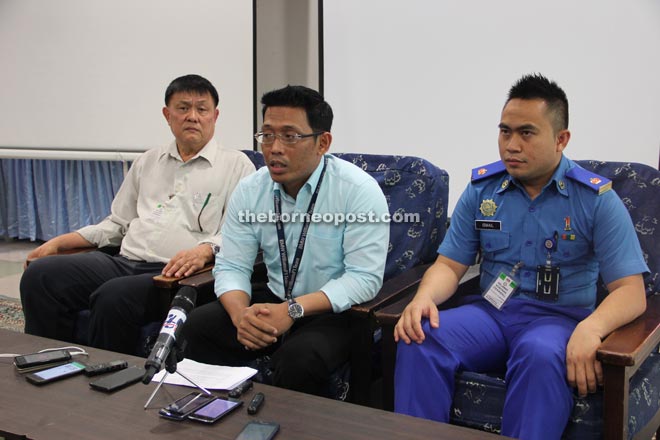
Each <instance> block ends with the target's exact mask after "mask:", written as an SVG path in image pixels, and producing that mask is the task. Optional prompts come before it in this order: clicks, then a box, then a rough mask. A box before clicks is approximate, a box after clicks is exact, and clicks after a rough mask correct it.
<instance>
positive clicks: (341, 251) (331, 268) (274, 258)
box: [213, 155, 390, 312]
mask: <svg viewBox="0 0 660 440" xmlns="http://www.w3.org/2000/svg"><path fill="white" fill-rule="evenodd" d="M326 157H327V158H328V165H327V169H326V172H325V176H324V177H323V181H322V182H321V187H320V189H319V195H318V199H317V201H316V207H315V209H314V213H315V214H316V215H318V216H320V217H322V218H324V220H325V221H321V222H311V224H310V228H309V232H308V234H307V240H306V242H305V250H304V253H303V257H302V261H301V263H300V268H299V270H298V276H297V278H296V282H295V285H294V288H293V296H294V297H297V296H300V295H304V294H307V293H311V292H316V291H318V290H322V291H323V292H324V293H325V294H326V296H327V297H328V299H329V300H330V302H331V303H332V308H333V311H334V312H341V311H344V310H346V309H348V308H350V307H351V306H352V305H354V304H359V303H362V302H365V301H369V300H371V299H372V298H373V297H374V296H375V295H376V293H378V290H380V287H381V285H382V282H383V273H384V272H385V259H386V257H387V247H388V244H389V231H390V229H389V222H388V220H389V218H386V217H387V216H388V215H389V210H388V208H387V202H386V200H385V196H384V195H383V192H382V190H381V189H380V187H379V186H378V183H377V182H376V181H375V180H374V179H373V178H372V177H371V176H370V175H368V174H367V173H365V172H364V171H362V170H361V169H359V168H358V167H356V166H355V165H353V164H351V163H348V162H346V161H344V160H342V159H339V158H337V157H335V156H332V155H326ZM322 169H323V160H321V162H320V163H319V165H318V167H317V168H316V170H315V171H314V173H312V175H311V176H310V177H309V179H308V180H307V182H306V183H305V184H304V185H303V187H302V188H301V189H300V191H299V192H298V195H297V197H296V198H295V199H294V198H292V197H291V196H289V195H288V194H286V193H285V192H284V189H283V188H282V187H281V186H280V184H278V183H276V182H273V180H272V179H271V177H270V174H269V173H268V168H267V167H263V168H261V169H259V170H258V171H257V172H256V173H255V174H253V175H251V176H248V177H247V178H245V179H243V180H241V181H240V182H239V184H238V186H237V187H236V189H235V190H234V193H233V195H232V197H231V199H230V201H229V205H228V208H227V216H226V220H225V223H224V225H223V227H222V237H223V240H222V247H221V249H220V252H219V253H218V255H217V256H216V264H215V267H214V268H213V275H214V276H215V293H216V295H218V296H220V295H222V294H223V293H225V292H227V291H230V290H242V291H244V292H247V293H248V295H251V293H252V289H251V285H250V275H251V274H252V266H253V263H254V259H255V256H256V254H257V251H258V250H259V249H262V250H263V255H264V262H265V264H266V267H267V270H268V287H269V288H270V290H271V291H272V292H273V293H275V294H276V295H278V296H279V297H280V298H282V299H284V282H283V279H282V264H281V261H280V253H279V247H278V239H277V231H276V228H275V223H274V222H272V221H269V219H268V216H269V215H270V214H271V213H273V214H274V202H273V191H274V190H275V189H280V194H281V197H282V214H283V215H284V214H286V215H288V216H290V219H291V220H292V221H290V222H283V223H284V234H285V240H286V246H287V254H288V257H289V267H291V264H292V261H293V258H294V254H295V251H296V246H297V245H298V239H299V238H300V232H301V230H302V226H303V219H302V218H300V217H297V221H293V220H294V217H293V214H303V213H306V212H307V208H308V206H309V202H310V199H311V197H312V194H313V193H314V190H315V189H316V184H317V182H318V181H319V177H320V175H321V171H322ZM241 213H242V214H241ZM249 214H253V215H254V216H255V217H253V218H249ZM334 214H337V215H338V217H333V215H334ZM363 214H364V215H365V216H362V217H361V215H363ZM258 215H261V217H262V221H260V220H259V218H258V217H256V216H258ZM367 215H368V216H367ZM341 216H343V217H344V218H345V219H348V220H349V221H342V222H339V223H338V224H335V223H334V221H333V220H335V219H336V220H341ZM312 218H313V217H312ZM360 219H362V220H365V221H361V220H360ZM383 219H386V220H387V221H382V220H383ZM264 220H265V221H264ZM328 220H329V221H328ZM350 220H354V221H350Z"/></svg>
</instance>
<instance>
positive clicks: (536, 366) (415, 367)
mask: <svg viewBox="0 0 660 440" xmlns="http://www.w3.org/2000/svg"><path fill="white" fill-rule="evenodd" d="M589 313H590V312H589V311H588V310H585V309H576V308H568V307H562V308H559V307H556V306H550V305H545V304H542V303H537V302H530V301H525V300H520V299H517V298H513V299H510V300H509V301H508V302H507V304H505V306H504V308H503V309H502V310H501V311H498V310H497V309H496V308H494V307H493V306H491V305H490V304H488V303H487V302H486V301H485V300H483V299H481V298H479V299H478V300H476V301H475V302H474V303H471V304H466V305H463V306H460V307H457V308H454V309H449V310H443V311H440V327H439V328H438V329H431V328H430V326H429V323H428V320H424V321H423V329H424V333H425V335H426V339H425V341H424V342H423V343H422V344H416V343H411V344H410V345H406V344H405V343H403V342H400V343H399V345H398V351H397V360H396V370H395V380H394V382H395V404H394V409H395V411H396V412H399V413H403V414H408V415H412V416H416V417H423V418H426V419H432V420H437V421H441V422H448V421H449V411H450V409H451V404H452V399H453V395H454V374H455V373H456V371H457V370H468V371H475V372H499V371H503V370H506V376H505V379H506V382H507V393H506V400H505V403H504V411H503V414H502V434H503V435H506V436H510V437H515V438H520V439H535V440H536V439H559V438H561V434H562V432H563V431H564V428H565V426H566V423H567V421H568V418H569V416H570V414H571V411H572V408H573V393H572V390H571V388H570V387H569V385H568V383H567V380H566V344H567V343H568V339H569V338H570V336H571V334H572V332H573V330H574V329H575V326H576V325H577V323H578V322H579V321H581V320H582V319H584V318H585V317H586V316H587V315H588V314H589Z"/></svg>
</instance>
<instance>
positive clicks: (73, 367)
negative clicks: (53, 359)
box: [25, 362, 85, 385]
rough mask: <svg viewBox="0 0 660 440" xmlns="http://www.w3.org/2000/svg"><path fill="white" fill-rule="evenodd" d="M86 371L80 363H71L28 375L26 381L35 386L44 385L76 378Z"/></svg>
mask: <svg viewBox="0 0 660 440" xmlns="http://www.w3.org/2000/svg"><path fill="white" fill-rule="evenodd" d="M84 370H85V365H84V364H81V363H80V362H69V363H68V364H64V365H58V366H57V367H52V368H47V369H45V370H41V371H36V372H34V373H28V374H26V375H25V379H27V381H28V382H30V383H33V384H35V385H43V384H46V383H50V382H54V381H56V380H60V379H64V378H65V377H70V376H75V375H76V374H78V373H82V372H83V371H84Z"/></svg>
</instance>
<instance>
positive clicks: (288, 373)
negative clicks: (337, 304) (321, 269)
mask: <svg viewBox="0 0 660 440" xmlns="http://www.w3.org/2000/svg"><path fill="white" fill-rule="evenodd" d="M280 302H282V300H281V299H280V298H279V297H277V296H275V295H273V294H272V293H271V292H270V291H268V290H267V289H259V290H256V289H255V291H254V292H253V293H252V303H280ZM236 334H237V332H236V327H234V325H233V323H232V321H231V318H230V317H229V314H228V313H227V312H226V311H225V309H224V308H223V307H222V304H221V303H220V301H213V302H211V303H209V304H205V305H203V306H200V307H197V308H195V309H194V310H193V311H192V312H191V313H190V314H189V315H188V319H187V320H186V324H185V326H183V328H182V336H183V338H184V339H185V341H186V342H187V346H186V350H185V354H186V358H188V359H193V360H195V361H198V362H204V363H207V364H214V365H232V366H236V365H245V363H246V362H249V361H251V360H253V359H256V358H258V357H261V356H265V355H271V359H272V366H273V370H274V371H273V385H275V386H278V387H282V388H287V389H290V390H295V391H301V392H304V393H308V394H316V395H322V394H323V392H324V390H326V389H327V384H328V380H329V378H330V375H331V373H332V372H333V371H334V370H336V369H337V368H338V367H340V366H341V365H343V364H344V363H345V362H347V361H348V357H349V350H350V341H351V332H350V328H349V321H348V315H347V314H345V313H340V314H335V313H326V314H321V315H316V316H310V317H306V318H302V319H300V320H299V321H297V322H296V323H295V324H294V325H293V326H292V327H291V330H290V331H289V333H288V334H287V335H286V337H285V338H284V341H283V342H282V341H281V338H280V340H279V341H278V342H277V343H276V344H274V345H273V346H271V347H268V348H266V349H263V350H259V351H248V350H246V349H245V347H243V345H242V344H240V343H239V342H238V340H237V339H236Z"/></svg>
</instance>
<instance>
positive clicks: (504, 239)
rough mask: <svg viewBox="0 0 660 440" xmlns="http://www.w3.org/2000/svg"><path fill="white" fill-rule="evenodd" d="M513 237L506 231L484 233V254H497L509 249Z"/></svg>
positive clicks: (482, 239)
mask: <svg viewBox="0 0 660 440" xmlns="http://www.w3.org/2000/svg"><path fill="white" fill-rule="evenodd" d="M510 241H511V236H510V234H509V233H508V232H506V231H482V232H481V249H482V251H483V252H484V254H488V253H490V254H495V253H497V252H498V251H503V250H506V249H508V248H509V246H510Z"/></svg>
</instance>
